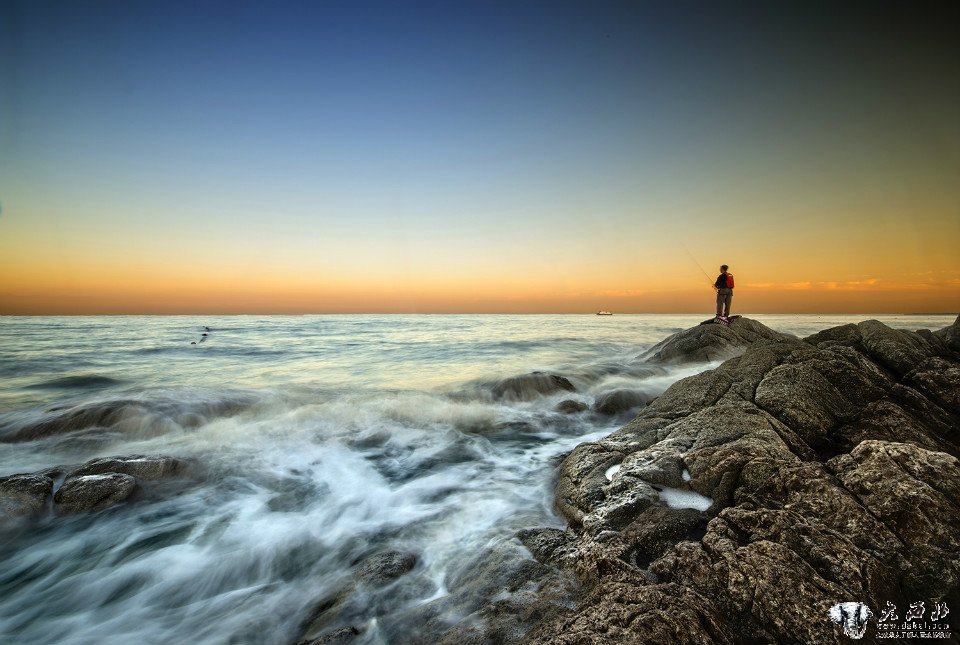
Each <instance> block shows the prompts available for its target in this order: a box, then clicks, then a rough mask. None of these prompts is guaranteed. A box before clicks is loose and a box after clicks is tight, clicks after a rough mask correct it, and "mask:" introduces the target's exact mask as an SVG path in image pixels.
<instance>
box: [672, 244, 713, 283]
mask: <svg viewBox="0 0 960 645" xmlns="http://www.w3.org/2000/svg"><path fill="white" fill-rule="evenodd" d="M680 248H682V249H683V252H684V253H686V254H687V257H688V258H690V261H691V262H693V263H694V264H696V265H697V268H698V269H700V273H702V274H703V277H705V278H706V279H707V282H709V283H710V286H711V287H712V286H714V284H713V279H712V278H711V277H710V275H709V274H708V273H707V272H706V271H704V270H703V267H702V266H700V263H699V262H697V259H696V258H695V257H693V254H692V253H690V251H688V250H687V247H686V246H684V245H683V244H682V243H681V244H680Z"/></svg>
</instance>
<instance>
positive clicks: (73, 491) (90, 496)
mask: <svg viewBox="0 0 960 645" xmlns="http://www.w3.org/2000/svg"><path fill="white" fill-rule="evenodd" d="M136 486H137V480H136V478H135V477H132V476H130V475H124V474H122V473H105V474H103V475H82V476H80V477H70V478H68V479H67V480H66V481H65V482H64V483H63V486H61V487H60V488H59V489H57V492H56V494H54V496H53V503H54V504H55V505H56V507H57V510H59V511H60V512H61V513H80V512H83V511H93V510H100V509H104V508H108V507H110V506H114V505H115V504H119V503H120V502H122V501H124V500H126V499H127V498H128V497H130V496H131V495H132V494H133V490H134V489H135V488H136Z"/></svg>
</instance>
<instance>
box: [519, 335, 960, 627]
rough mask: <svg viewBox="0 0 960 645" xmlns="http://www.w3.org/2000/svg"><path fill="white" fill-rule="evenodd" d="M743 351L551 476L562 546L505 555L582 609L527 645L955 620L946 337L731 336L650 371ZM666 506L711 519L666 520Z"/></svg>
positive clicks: (958, 428)
mask: <svg viewBox="0 0 960 645" xmlns="http://www.w3.org/2000/svg"><path fill="white" fill-rule="evenodd" d="M738 341H739V342H741V343H742V345H743V347H745V350H744V351H743V353H742V355H740V356H738V357H734V358H731V359H729V360H727V361H726V362H724V363H723V364H722V365H721V366H720V367H719V368H717V369H715V370H710V371H707V372H704V373H702V374H699V375H697V376H693V377H690V378H687V379H684V380H682V381H679V382H677V383H675V384H674V385H673V386H672V387H670V388H669V389H668V390H667V391H666V392H665V393H664V394H663V395H662V396H660V397H659V398H658V399H656V400H655V401H654V402H652V403H651V404H650V405H649V406H648V407H646V408H645V409H644V410H643V411H642V412H641V413H640V414H639V415H638V416H637V417H636V418H635V419H634V420H633V421H631V422H630V423H628V424H627V425H626V426H624V427H623V428H621V429H620V430H619V431H617V432H615V433H613V434H612V435H610V436H609V437H607V438H605V439H603V440H602V441H599V442H596V443H588V444H581V445H580V446H578V447H577V448H576V449H575V450H574V451H573V452H572V453H571V454H570V455H569V456H567V457H566V459H565V460H564V461H563V463H562V464H561V467H560V475H559V480H558V482H557V486H556V504H557V508H558V510H559V511H560V512H561V513H562V514H563V515H564V517H566V518H567V520H568V522H569V528H568V530H566V531H557V530H556V529H543V530H539V531H538V530H531V531H525V532H523V533H521V535H520V536H519V537H520V539H521V540H522V541H523V542H524V543H525V544H526V545H528V547H529V548H530V551H531V552H532V553H533V555H534V557H536V558H537V559H538V560H539V561H540V562H542V563H544V564H545V565H549V566H552V567H556V568H558V569H560V570H565V571H568V572H570V573H571V574H573V575H574V576H575V577H576V579H577V580H578V581H579V582H580V584H581V585H582V591H581V594H580V596H579V597H578V599H577V602H576V607H575V609H571V610H562V609H561V610H557V611H556V612H554V614H553V615H552V616H550V617H548V618H546V619H545V620H543V621H541V622H540V623H539V624H538V625H537V626H536V627H535V628H534V629H533V630H531V631H530V632H528V633H527V634H526V635H525V637H524V642H528V643H544V642H550V643H611V642H617V643H659V644H666V643H761V642H763V643H767V642H776V643H842V642H849V637H848V636H846V635H844V632H843V629H842V627H841V625H838V624H834V623H833V622H831V621H830V620H829V619H828V611H829V608H830V607H831V606H833V605H835V604H837V603H842V602H848V601H856V602H861V603H865V604H866V605H867V606H868V607H871V608H873V609H872V613H873V615H874V618H876V617H878V615H879V613H880V610H881V609H883V608H884V607H887V606H888V603H891V604H892V605H894V606H897V607H899V608H900V618H901V619H902V618H903V612H904V609H905V608H906V607H908V606H909V605H910V604H911V603H914V602H917V601H924V602H925V603H926V606H927V607H930V606H931V605H932V604H933V603H934V602H945V603H946V604H947V606H948V607H957V606H960V602H958V601H960V593H958V589H960V467H958V461H957V456H958V454H960V318H958V319H957V321H956V322H954V324H953V325H951V326H950V327H947V328H945V329H942V330H940V331H937V332H932V333H931V332H929V331H927V330H921V331H918V332H905V331H898V330H893V329H890V328H889V327H886V326H885V325H883V324H881V323H879V322H876V321H866V322H862V323H860V324H858V325H845V326H842V327H836V328H833V329H828V330H825V331H822V332H820V333H817V334H814V335H813V336H810V337H808V338H805V339H802V340H801V339H796V338H792V337H788V336H783V335H780V334H776V332H773V331H772V330H769V329H767V328H765V327H763V326H762V325H761V324H760V323H757V322H756V321H752V320H749V319H745V318H742V319H739V320H736V321H733V322H732V323H731V325H730V327H729V328H726V327H722V326H717V325H702V326H700V327H697V328H693V329H689V330H686V331H684V332H681V333H679V334H676V335H675V336H673V337H671V338H670V339H667V340H666V341H665V342H664V343H661V344H660V345H659V346H657V347H655V348H653V349H652V350H651V351H650V352H648V353H647V355H646V356H647V357H649V358H652V359H655V360H683V358H684V357H685V356H691V357H698V358H701V357H703V356H707V355H710V354H711V352H718V351H730V350H731V349H732V348H733V347H734V346H736V345H737V344H738ZM668 487H670V488H677V489H687V490H690V491H694V492H696V493H698V494H700V495H702V496H705V497H707V498H710V499H711V500H712V503H711V504H710V506H709V508H707V510H706V511H698V510H695V509H691V508H677V507H671V506H670V505H667V504H665V503H664V501H663V499H662V498H663V495H662V492H661V491H662V490H663V489H664V488H668ZM947 622H949V621H947ZM872 633H873V632H868V639H867V640H866V641H864V642H870V635H871V634H872Z"/></svg>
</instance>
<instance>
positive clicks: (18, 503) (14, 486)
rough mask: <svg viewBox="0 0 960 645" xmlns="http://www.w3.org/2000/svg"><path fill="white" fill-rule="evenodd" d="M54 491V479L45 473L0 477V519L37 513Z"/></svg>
mask: <svg viewBox="0 0 960 645" xmlns="http://www.w3.org/2000/svg"><path fill="white" fill-rule="evenodd" d="M52 491H53V480H52V479H50V478H49V477H46V476H45V475H41V474H33V475H10V476H9V477H0V520H3V519H7V518H14V517H28V516H31V515H37V514H39V513H40V511H41V510H43V508H44V506H45V505H46V503H47V499H49V498H50V494H51V492H52Z"/></svg>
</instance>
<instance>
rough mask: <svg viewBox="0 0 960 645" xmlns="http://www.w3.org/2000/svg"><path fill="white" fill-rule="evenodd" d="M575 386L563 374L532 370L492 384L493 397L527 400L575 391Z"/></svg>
mask: <svg viewBox="0 0 960 645" xmlns="http://www.w3.org/2000/svg"><path fill="white" fill-rule="evenodd" d="M576 389H577V388H576V387H574V385H573V383H571V382H570V380H569V379H568V378H566V377H564V376H560V375H559V374H547V373H545V372H532V373H530V374H524V375H523V376H514V377H511V378H508V379H504V380H502V381H500V382H498V383H497V384H496V385H494V386H493V390H492V393H493V397H494V398H495V399H503V400H506V401H529V400H531V399H535V398H537V397H540V396H544V395H546V394H553V393H555V392H575V391H576Z"/></svg>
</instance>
